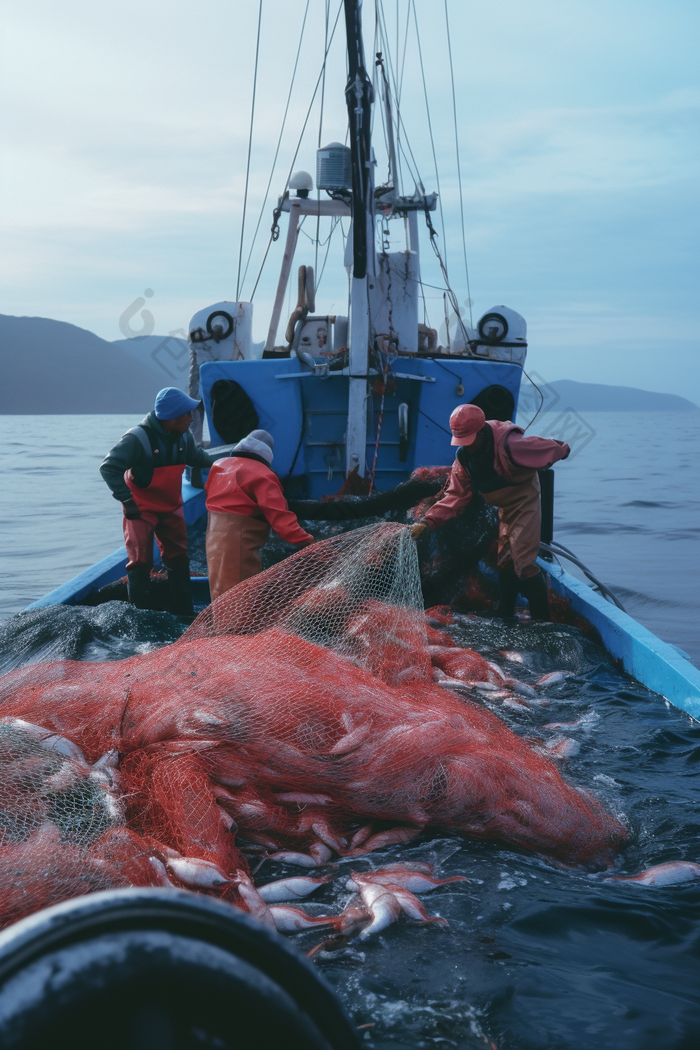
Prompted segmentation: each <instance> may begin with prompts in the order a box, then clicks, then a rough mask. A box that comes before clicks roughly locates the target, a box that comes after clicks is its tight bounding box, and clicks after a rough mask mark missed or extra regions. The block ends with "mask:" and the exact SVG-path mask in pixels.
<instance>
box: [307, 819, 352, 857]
mask: <svg viewBox="0 0 700 1050" xmlns="http://www.w3.org/2000/svg"><path fill="white" fill-rule="evenodd" d="M311 830H312V831H313V832H314V833H315V834H316V835H318V837H319V839H320V840H321V843H322V844H325V845H326V846H327V847H328V848H329V849H332V850H335V852H336V853H342V852H343V850H345V849H346V847H347V844H348V840H347V839H344V838H343V837H342V835H338V834H337V833H336V832H335V831H333V828H332V827H331V826H330V824H329V823H328V822H327V821H325V820H315V821H314V822H313V824H312V825H311ZM329 859H330V857H329Z"/></svg>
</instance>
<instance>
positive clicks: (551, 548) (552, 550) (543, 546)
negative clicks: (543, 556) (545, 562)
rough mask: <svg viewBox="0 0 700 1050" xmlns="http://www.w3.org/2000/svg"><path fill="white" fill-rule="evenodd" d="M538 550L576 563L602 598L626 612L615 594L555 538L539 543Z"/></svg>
mask: <svg viewBox="0 0 700 1050" xmlns="http://www.w3.org/2000/svg"><path fill="white" fill-rule="evenodd" d="M540 550H544V551H547V553H548V554H553V555H554V557H555V558H557V559H559V558H566V560H567V561H570V562H573V563H574V565H578V567H579V569H581V571H582V572H583V573H584V575H586V576H587V577H588V579H589V580H590V581H591V582H592V583H593V584H595V586H596V587H597V589H598V590H599V591H600V593H601V594H602V596H603V597H604V598H607V600H608V601H609V602H611V603H612V604H613V605H616V606H617V607H618V609H620V610H621V611H622V612H627V610H626V609H625V607H624V605H623V604H622V602H621V601H620V599H619V598H618V597H617V595H616V594H614V593H613V591H611V590H610V588H609V587H606V586H605V584H604V583H601V582H600V580H599V579H598V578H597V577H595V576H594V575H593V573H592V572H591V570H590V569H589V568H587V567H586V566H585V565H584V564H583V562H582V561H579V559H578V558H577V557H576V555H575V554H572V553H571V551H570V550H569V549H568V548H567V547H562V545H561V543H557V542H556V541H555V540H552V542H551V543H540Z"/></svg>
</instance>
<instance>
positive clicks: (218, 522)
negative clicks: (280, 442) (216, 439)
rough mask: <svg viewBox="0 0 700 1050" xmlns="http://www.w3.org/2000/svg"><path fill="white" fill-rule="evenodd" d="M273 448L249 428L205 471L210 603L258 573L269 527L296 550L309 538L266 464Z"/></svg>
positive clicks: (261, 432) (267, 438) (262, 432)
mask: <svg viewBox="0 0 700 1050" xmlns="http://www.w3.org/2000/svg"><path fill="white" fill-rule="evenodd" d="M274 447H275V442H274V438H272V436H271V435H270V434H268V432H267V431H266V430H252V431H251V432H250V434H248V436H247V437H245V438H243V440H242V441H239V442H238V444H237V445H234V447H233V448H232V449H231V452H230V454H229V456H228V457H225V458H223V459H217V460H216V462H215V463H214V465H213V467H212V468H211V471H210V472H209V477H208V478H207V483H206V485H205V489H206V493H207V510H208V511H209V523H208V525H207V564H208V566H209V589H210V591H211V600H212V601H214V600H215V599H216V598H218V596H219V595H220V594H223V592H224V591H227V590H229V589H230V588H231V587H235V586H236V584H237V583H240V582H241V581H242V580H247V579H248V578H249V577H250V576H255V575H256V573H258V572H260V570H261V568H262V563H261V560H260V548H261V547H262V546H263V544H264V543H266V542H267V538H268V536H269V535H270V528H273V529H274V530H275V532H276V533H278V535H279V536H281V537H282V539H283V540H286V541H287V543H292V544H295V545H296V546H298V547H299V548H301V547H307V546H308V545H309V544H310V543H313V542H314V538H313V536H311V535H310V533H308V532H305V531H304V530H303V529H302V528H301V526H300V525H299V522H298V521H297V517H296V514H294V513H292V511H291V510H290V509H289V507H288V506H287V501H286V499H285V498H284V493H283V491H282V483H281V482H280V479H279V478H278V477H277V475H276V474H275V473H274V471H273V470H272V466H271V464H272V458H273V449H274Z"/></svg>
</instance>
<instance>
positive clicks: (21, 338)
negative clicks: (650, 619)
mask: <svg viewBox="0 0 700 1050" xmlns="http://www.w3.org/2000/svg"><path fill="white" fill-rule="evenodd" d="M188 368H189V351H188V348H187V342H186V340H184V339H179V338H177V337H175V336H159V335H151V336H145V337H142V338H136V339H118V340H115V341H114V342H107V341H106V340H105V339H100V338H99V336H96V335H94V334H93V333H92V332H88V331H86V329H84V328H78V327H77V326H76V325H72V324H66V323H65V322H64V321H52V320H50V319H49V318H46V317H10V316H8V315H3V314H0V375H1V376H2V383H1V384H0V414H2V415H10V414H15V415H41V414H49V413H50V414H54V413H55V414H72V413H75V414H83V413H96V414H105V413H110V412H143V413H144V414H145V413H146V412H147V411H148V410H149V409H150V408H151V407H152V405H153V400H154V397H155V395H156V393H157V392H158V391H159V390H160V389H161V387H164V386H179V387H180V388H181V389H183V390H184V389H186V387H187V373H188ZM549 387H550V389H551V390H554V391H555V392H556V393H557V394H558V395H559V397H558V399H557V400H556V403H555V405H552V408H553V409H554V410H555V411H560V410H563V409H566V408H573V409H575V410H576V411H579V412H697V411H700V409H699V408H698V406H697V405H695V404H693V402H692V401H688V400H687V399H686V398H684V397H680V396H679V395H677V394H657V393H653V392H652V391H650V390H637V389H636V388H635V387H628V386H606V385H604V384H602V383H577V382H574V380H572V379H560V380H558V381H557V382H555V383H550V384H549Z"/></svg>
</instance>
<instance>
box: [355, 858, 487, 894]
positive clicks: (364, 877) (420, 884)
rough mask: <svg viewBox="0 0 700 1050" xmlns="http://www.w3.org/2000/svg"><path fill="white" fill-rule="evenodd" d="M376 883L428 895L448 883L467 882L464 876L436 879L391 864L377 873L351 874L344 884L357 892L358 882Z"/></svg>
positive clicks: (400, 865) (405, 867)
mask: <svg viewBox="0 0 700 1050" xmlns="http://www.w3.org/2000/svg"><path fill="white" fill-rule="evenodd" d="M356 876H357V879H359V880H360V881H364V882H376V883H379V884H381V885H383V886H392V885H393V886H400V887H401V888H402V889H405V890H410V892H411V893H430V891H431V890H436V889H437V888H438V887H439V886H446V885H447V884H448V883H450V882H468V881H469V880H468V879H467V878H466V877H465V876H464V875H450V876H449V878H446V879H436V878H434V877H433V876H432V875H428V874H426V873H424V872H420V871H412V870H411V869H410V868H408V867H407V866H404V865H402V864H392V865H389V866H387V867H386V868H378V869H377V871H369V872H362V873H360V874H359V875H358V873H357V872H354V871H353V872H351V873H350V878H349V879H348V881H347V883H346V887H347V889H349V890H355V891H357V890H359V882H358V881H357V879H356Z"/></svg>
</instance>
